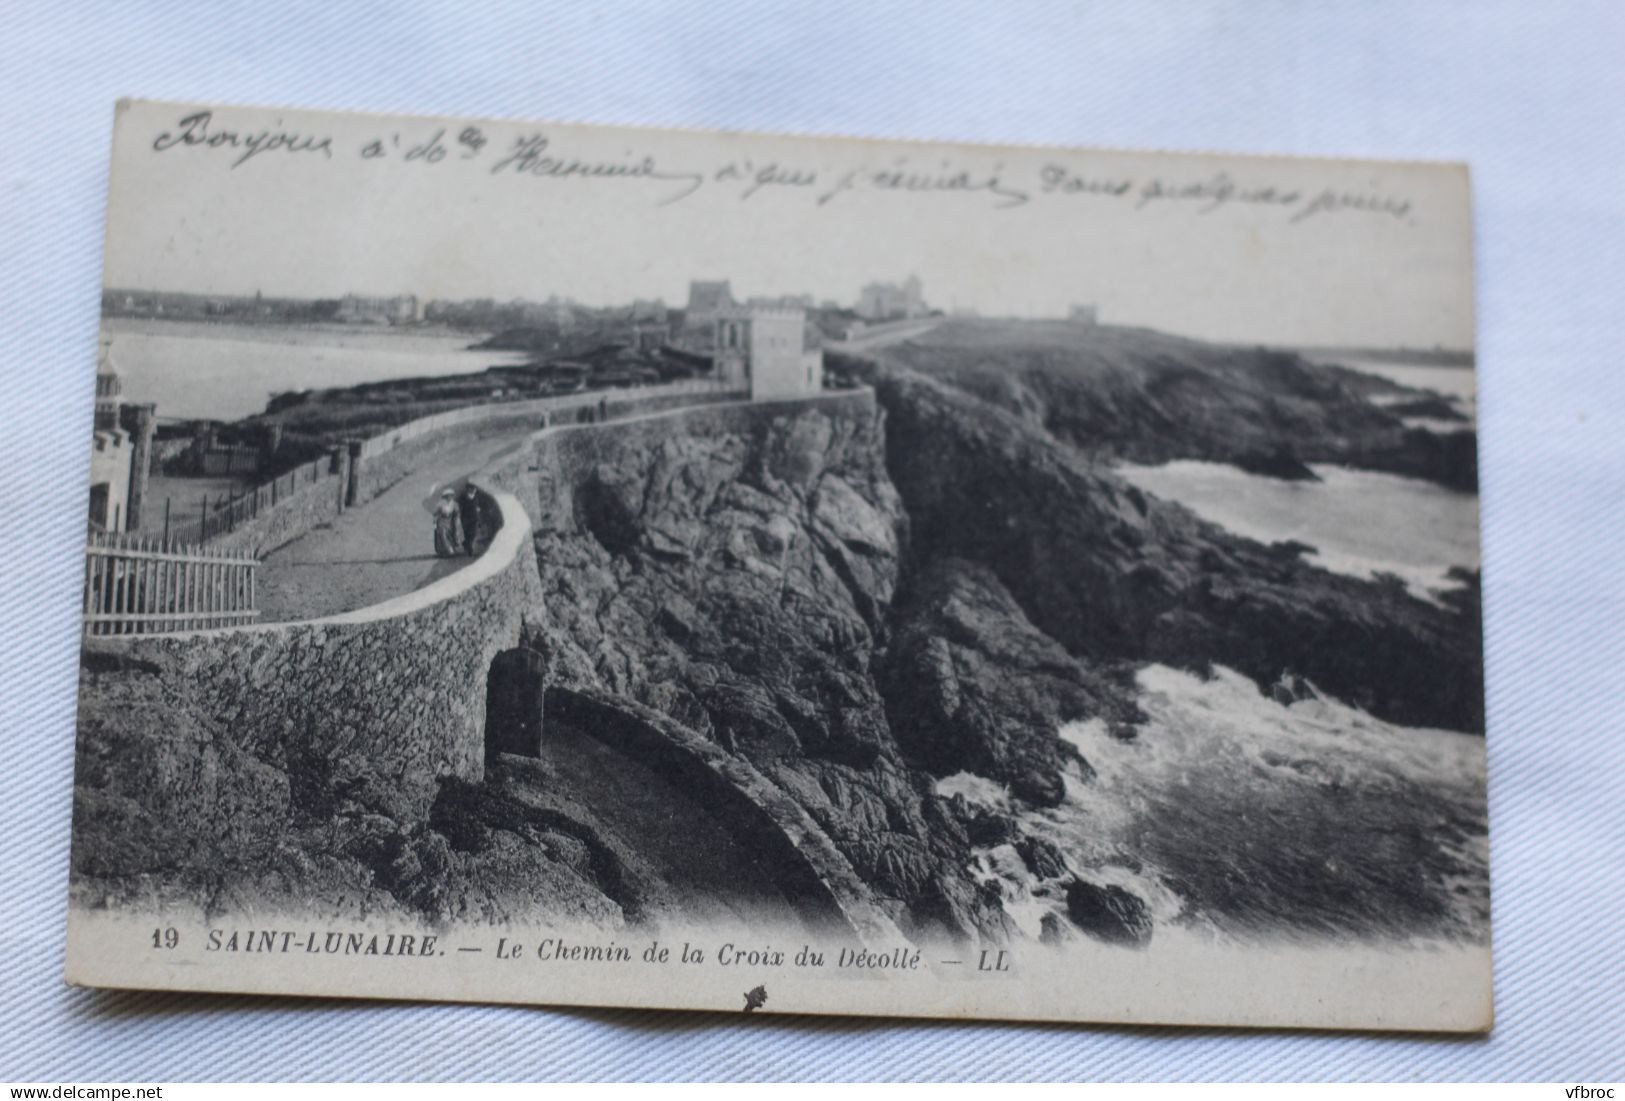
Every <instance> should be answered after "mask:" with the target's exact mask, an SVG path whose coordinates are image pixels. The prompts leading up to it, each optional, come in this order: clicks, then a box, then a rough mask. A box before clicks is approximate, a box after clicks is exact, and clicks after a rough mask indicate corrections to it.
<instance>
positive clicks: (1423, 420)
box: [1327, 359, 1478, 433]
mask: <svg viewBox="0 0 1625 1101" xmlns="http://www.w3.org/2000/svg"><path fill="white" fill-rule="evenodd" d="M1327 362H1336V363H1339V364H1341V365H1342V366H1344V367H1348V368H1350V369H1352V370H1355V371H1363V372H1364V373H1366V374H1368V375H1380V376H1381V377H1383V378H1385V379H1388V380H1389V381H1390V382H1397V383H1399V384H1400V385H1401V386H1409V387H1410V388H1411V389H1413V390H1427V391H1431V392H1432V393H1434V394H1437V395H1438V396H1439V397H1441V398H1444V399H1445V400H1446V401H1448V402H1449V403H1450V405H1451V407H1452V408H1453V409H1454V410H1455V411H1456V412H1457V413H1458V414H1460V415H1461V416H1462V417H1463V418H1465V419H1463V420H1459V421H1458V420H1444V419H1439V418H1434V417H1402V418H1401V420H1402V421H1403V422H1404V423H1405V424H1406V425H1407V426H1408V427H1411V428H1426V429H1428V430H1429V431H1432V432H1439V433H1447V432H1462V431H1467V430H1469V429H1471V428H1473V427H1474V425H1475V424H1476V423H1477V421H1478V373H1477V372H1476V371H1474V370H1473V369H1472V368H1471V367H1442V366H1439V365H1438V364H1435V363H1403V362H1395V361H1392V360H1380V359H1337V360H1328V361H1327ZM1411 400H1414V399H1413V396H1412V395H1409V394H1393V395H1378V396H1376V397H1373V398H1372V401H1374V402H1375V403H1376V404H1378V405H1393V404H1397V403H1399V402H1405V401H1411Z"/></svg>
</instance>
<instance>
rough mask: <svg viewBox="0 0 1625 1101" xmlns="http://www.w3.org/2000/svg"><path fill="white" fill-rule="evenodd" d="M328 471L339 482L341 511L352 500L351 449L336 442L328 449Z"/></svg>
mask: <svg viewBox="0 0 1625 1101" xmlns="http://www.w3.org/2000/svg"><path fill="white" fill-rule="evenodd" d="M327 472H328V473H329V474H335V475H337V477H336V478H335V479H334V480H335V481H336V482H338V487H339V488H338V494H339V511H340V512H343V511H344V508H345V506H346V505H347V504H349V502H350V449H349V448H348V447H347V446H345V445H344V444H334V445H333V446H332V447H330V448H328V449H327Z"/></svg>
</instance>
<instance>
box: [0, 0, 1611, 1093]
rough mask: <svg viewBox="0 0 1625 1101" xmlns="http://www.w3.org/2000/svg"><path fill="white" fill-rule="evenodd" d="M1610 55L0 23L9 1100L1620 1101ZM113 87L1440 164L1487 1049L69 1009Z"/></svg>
mask: <svg viewBox="0 0 1625 1101" xmlns="http://www.w3.org/2000/svg"><path fill="white" fill-rule="evenodd" d="M1622 62H1625V7H1621V6H1617V5H1613V4H1610V3H1606V2H1598V3H1584V2H1558V0H1540V2H1536V3H1531V2H1528V0H1498V2H1472V3H1469V2H1465V0H1463V2H1460V3H1441V2H1419V0H1393V2H1368V3H1354V2H1350V3H1345V4H1332V3H1308V2H1304V3H1284V2H1254V3H1246V2H1240V0H1237V2H1222V0H1211V2H1203V3H1197V2H1183V3H1181V2H1168V3H1161V4H1152V3H1127V2H1103V3H1090V4H1082V3H1078V4H1071V3H1068V4H1062V3H1010V2H997V0H995V2H990V3H980V4H978V3H956V2H949V0H933V2H927V3H882V2H870V3H849V2H828V0H826V2H818V3H805V4H784V5H774V4H740V3H723V2H718V0H693V2H691V3H672V4H637V5H629V4H624V5H613V4H606V3H593V4H580V5H567V4H556V3H550V4H544V3H537V2H530V0H515V2H512V3H501V4H484V5H480V4H474V3H450V4H445V5H430V4H416V3H405V2H401V0H393V2H388V3H355V4H341V3H332V2H317V3H278V2H274V0H268V2H260V3H255V4H251V5H249V4H243V5H216V6H201V5H190V4H186V3H182V2H178V0H148V2H139V3H138V2H133V0H129V2H124V3H116V4H115V3H107V4H95V3H88V2H73V0H48V2H37V0H24V2H23V3H22V4H21V6H20V7H19V6H18V5H17V4H16V3H13V4H9V5H6V6H5V13H4V17H3V19H0V379H3V385H4V391H3V394H4V401H5V404H4V410H5V413H6V414H7V416H6V417H5V424H6V426H7V430H6V431H4V432H0V486H3V487H4V491H3V494H0V499H4V500H5V501H6V503H7V511H8V512H9V514H10V516H11V519H10V520H8V521H6V522H5V523H4V524H0V693H3V705H0V731H3V741H0V746H3V750H4V760H5V763H6V769H5V797H4V799H3V800H0V837H3V838H4V840H5V850H4V851H5V861H6V867H5V878H4V881H3V887H0V1077H4V1078H9V1079H11V1080H13V1081H19V1080H29V1079H37V1080H39V1081H42V1082H43V1081H46V1080H51V1081H57V1082H62V1081H89V1080H124V1081H130V1080H143V1079H145V1080H165V1079H168V1080H179V1079H195V1078H205V1079H209V1078H239V1077H243V1078H260V1079H265V1078H269V1079H279V1078H351V1077H357V1078H369V1079H370V1078H482V1077H493V1078H508V1077H569V1078H605V1077H616V1078H619V1077H627V1078H678V1077H696V1076H705V1077H710V1076H715V1077H726V1078H761V1077H773V1078H781V1077H782V1078H791V1077H793V1078H811V1077H843V1078H844V1077H865V1078H963V1077H970V1078H995V1077H999V1078H1008V1077H1021V1078H1145V1077H1151V1078H1175V1079H1186V1078H1209V1077H1216V1078H1253V1077H1258V1078H1323V1077H1324V1078H1390V1079H1391V1078H1399V1079H1409V1078H1450V1079H1458V1078H1542V1079H1563V1080H1567V1081H1582V1080H1587V1079H1590V1080H1595V1079H1597V1078H1605V1077H1609V1076H1612V1077H1613V1078H1614V1079H1616V1080H1617V1079H1618V1078H1619V1077H1620V1076H1621V1073H1622V1069H1625V1055H1622V1051H1625V1043H1622V1036H1621V1032H1622V1021H1625V967H1622V964H1621V960H1622V959H1625V937H1622V935H1621V928H1622V926H1621V909H1622V907H1625V855H1622V848H1625V846H1622V842H1625V830H1622V821H1621V811H1620V792H1621V788H1622V786H1625V782H1622V781H1625V777H1622V775H1621V772H1622V769H1621V763H1622V759H1625V750H1622V730H1621V720H1620V705H1621V703H1622V702H1625V681H1622V679H1621V676H1620V672H1621V668H1622V664H1625V662H1622V659H1625V631H1622V628H1621V616H1622V613H1625V583H1622V578H1625V575H1622V572H1621V569H1620V561H1621V559H1620V553H1619V549H1618V548H1619V544H1620V541H1621V540H1622V539H1625V429H1622V426H1621V424H1620V419H1619V418H1620V414H1621V413H1622V412H1625V342H1622V341H1621V338H1620V326H1621V324H1622V323H1625V313H1622V310H1621V307H1620V302H1621V295H1622V294H1625V278H1622V274H1621V272H1622V270H1625V111H1622V107H1625V64H1622ZM120 95H140V96H148V97H161V98H173V99H190V100H197V101H228V102H230V101H235V102H241V103H262V104H267V105H292V106H312V107H330V108H357V109H372V110H384V111H411V112H419V113H437V114H449V115H509V116H519V117H540V118H553V119H564V120H586V121H600V122H626V123H646V124H680V125H685V126H717V127H732V128H749V129H773V130H790V131H804V132H826V133H854V134H872V135H881V136H908V137H926V138H968V139H985V140H1010V141H1034V142H1061V143H1069V144H1096V145H1121V146H1132V147H1140V148H1153V147H1171V148H1187V149H1217V150H1224V151H1235V152H1243V151H1257V152H1279V153H1314V154H1328V155H1340V154H1347V155H1359V154H1366V155H1374V156H1383V157H1413V156H1414V157H1430V158H1457V159H1465V160H1468V161H1470V162H1471V164H1472V167H1473V170H1474V187H1475V200H1476V204H1477V240H1478V249H1479V252H1478V277H1479V292H1480V300H1479V318H1480V334H1479V335H1480V343H1479V351H1480V365H1481V366H1480V371H1481V380H1480V386H1481V389H1480V403H1479V404H1480V410H1481V419H1482V432H1483V435H1482V443H1481V447H1482V458H1483V487H1482V488H1483V521H1484V538H1485V590H1484V591H1485V597H1486V604H1487V607H1486V613H1487V622H1488V629H1487V633H1488V640H1487V648H1488V663H1489V719H1490V757H1491V809H1492V826H1491V836H1492V847H1493V854H1494V855H1493V876H1494V893H1495V902H1494V907H1495V948H1496V963H1497V966H1496V980H1497V994H1498V1007H1497V1008H1498V1024H1497V1026H1496V1029H1495V1032H1494V1034H1493V1035H1492V1036H1491V1037H1490V1038H1489V1039H1480V1040H1447V1039H1427V1038H1391V1037H1379V1036H1359V1035H1315V1034H1306V1033H1289V1034H1283V1033H1274V1034H1249V1033H1242V1032H1231V1031H1222V1030H1207V1031H1197V1030H1169V1029H1106V1028H1083V1027H1021V1026H1010V1025H996V1026H995V1025H974V1024H942V1023H929V1022H885V1021H867V1020H815V1019H807V1020H795V1019H785V1018H774V1017H772V1016H771V1015H768V1016H765V1017H757V1018H753V1019H749V1020H745V1019H742V1018H740V1017H737V1016H730V1017H719V1016H707V1015H684V1014H660V1013H649V1012H588V1011H570V1010H549V1009H526V1008H492V1007H469V1006H432V1005H368V1004H361V1003H332V1002H328V1003H322V1002H314V1001H309V1002H297V1001H286V1000H271V999H254V998H223V997H195V996H179V995H158V994H106V993H96V992H91V991H83V990H71V989H68V988H67V987H65V986H64V985H63V984H62V981H61V963H62V926H63V912H64V896H65V884H66V878H67V842H68V816H69V806H70V790H71V764H72V741H73V703H74V687H75V669H76V651H77V646H78V642H77V630H76V628H77V610H76V608H75V599H76V594H77V587H78V583H79V580H78V579H79V569H80V566H79V556H78V553H77V548H78V547H79V545H80V542H79V540H80V538H81V533H82V531H83V527H82V525H83V522H84V521H83V515H84V505H83V499H84V493H85V485H86V463H87V453H86V447H85V433H86V429H87V427H88V425H89V421H90V407H91V400H92V381H91V380H92V372H91V369H90V364H91V363H92V362H93V359H94V353H95V340H96V336H95V334H96V322H97V308H98V287H99V268H100V245H101V236H102V210H103V202H104V193H105V186H106V169H107V164H106V156H107V148H108V137H109V132H110V129H109V128H110V125H111V122H112V105H113V101H114V99H115V98H116V97H118V96H120ZM1327 262H1328V263H1335V262H1336V258H1335V257H1327Z"/></svg>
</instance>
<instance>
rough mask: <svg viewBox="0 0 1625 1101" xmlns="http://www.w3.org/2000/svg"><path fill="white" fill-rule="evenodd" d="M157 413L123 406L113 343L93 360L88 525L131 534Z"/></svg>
mask: <svg viewBox="0 0 1625 1101" xmlns="http://www.w3.org/2000/svg"><path fill="white" fill-rule="evenodd" d="M156 413H157V407H156V406H152V405H132V404H129V403H126V402H125V401H124V380H123V378H122V376H121V375H120V374H119V370H118V364H117V363H116V362H115V361H114V359H113V342H112V340H110V339H104V340H103V341H102V346H101V352H100V354H99V355H98V356H97V358H96V423H95V428H94V434H93V439H92V444H91V452H90V523H91V525H92V526H93V527H95V528H97V529H99V530H102V531H135V530H137V529H138V528H139V527H140V526H141V513H142V509H143V507H144V506H145V504H146V499H147V476H148V474H149V472H150V468H151V466H152V433H153V428H154V425H155V422H156V420H157V417H156Z"/></svg>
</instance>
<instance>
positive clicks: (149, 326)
mask: <svg viewBox="0 0 1625 1101" xmlns="http://www.w3.org/2000/svg"><path fill="white" fill-rule="evenodd" d="M102 335H103V338H104V339H107V338H110V339H111V340H112V352H113V359H114V362H115V363H116V364H117V366H118V369H119V371H120V373H121V374H122V375H123V379H124V399H125V400H126V401H129V402H154V403H156V404H157V406H158V415H159V416H160V417H162V418H165V419H169V418H178V419H194V418H197V419H211V420H236V419H238V418H240V417H246V416H250V415H252V414H254V413H260V412H263V411H264V409H265V403H266V402H267V401H268V400H270V397H271V395H272V394H276V393H280V392H282V391H287V390H307V389H321V388H324V387H338V386H354V385H357V384H359V383H363V382H381V381H384V380H386V379H395V378H438V377H444V376H446V375H460V374H469V373H472V372H476V371H481V370H484V369H485V368H486V367H489V366H491V365H492V364H498V363H512V362H519V361H521V360H522V359H523V357H522V356H518V355H515V354H514V353H507V352H476V351H469V350H468V346H469V345H470V344H472V343H474V342H476V341H477V340H478V339H479V338H478V337H475V336H470V335H469V334H467V333H447V332H444V331H440V332H422V331H402V330H397V329H387V328H374V327H368V326H355V327H341V326H336V325H330V326H319V327H311V328H299V327H294V326H285V325H264V326H254V325H231V324H209V323H204V322H186V321H150V320H136V319H128V318H117V319H109V320H108V321H106V322H104V324H103V329H102Z"/></svg>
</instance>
